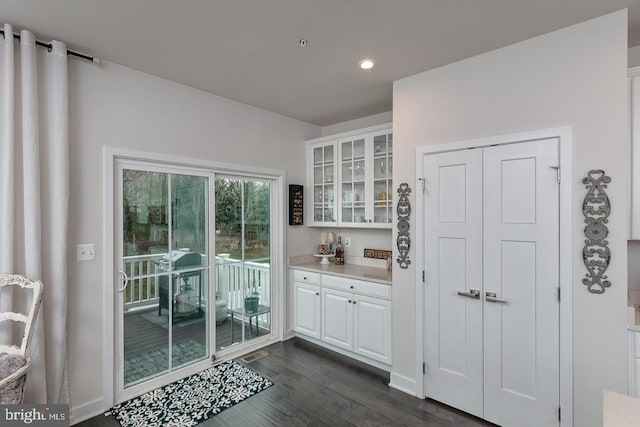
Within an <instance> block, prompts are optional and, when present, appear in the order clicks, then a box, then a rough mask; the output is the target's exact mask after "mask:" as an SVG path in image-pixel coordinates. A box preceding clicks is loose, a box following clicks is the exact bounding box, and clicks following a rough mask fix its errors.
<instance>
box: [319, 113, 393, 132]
mask: <svg viewBox="0 0 640 427" xmlns="http://www.w3.org/2000/svg"><path fill="white" fill-rule="evenodd" d="M392 121H393V113H392V112H391V111H387V112H386V113H380V114H374V115H372V116H366V117H361V118H359V119H355V120H349V121H347V122H341V123H336V124H333V125H329V126H323V127H322V136H329V135H335V134H338V133H342V132H349V131H352V130H356V129H362V128H366V127H369V126H375V125H382V124H384V123H391V122H392Z"/></svg>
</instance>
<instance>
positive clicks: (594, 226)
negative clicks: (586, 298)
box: [582, 169, 611, 294]
mask: <svg viewBox="0 0 640 427" xmlns="http://www.w3.org/2000/svg"><path fill="white" fill-rule="evenodd" d="M610 182H611V178H610V177H608V176H607V175H605V173H604V171H603V170H602V169H597V170H591V171H589V173H587V176H586V177H585V178H582V183H583V184H585V188H586V189H587V194H586V195H585V197H584V203H583V204H582V213H583V214H584V217H585V220H584V222H585V223H586V224H587V225H585V227H584V235H585V237H586V239H585V241H584V244H585V246H584V248H583V250H582V259H583V260H584V265H585V267H587V271H588V272H587V274H586V277H585V278H584V279H582V283H583V284H584V285H585V286H586V287H587V288H588V289H589V292H591V293H594V294H602V293H604V291H605V290H606V289H607V288H608V287H610V286H611V282H610V281H609V280H607V276H606V275H605V274H604V273H605V271H607V268H608V267H609V262H610V261H611V250H610V249H609V246H608V245H609V242H608V241H607V240H606V238H607V236H608V234H609V229H608V228H607V225H606V224H607V223H608V222H609V219H608V218H609V214H610V213H611V204H610V203H609V196H607V193H606V192H605V191H604V190H605V188H607V184H609V183H610Z"/></svg>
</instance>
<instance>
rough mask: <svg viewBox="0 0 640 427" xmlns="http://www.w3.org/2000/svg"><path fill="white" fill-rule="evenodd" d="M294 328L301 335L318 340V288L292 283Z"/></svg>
mask: <svg viewBox="0 0 640 427" xmlns="http://www.w3.org/2000/svg"><path fill="white" fill-rule="evenodd" d="M293 287H294V326H293V328H294V329H295V330H296V331H297V332H300V333H302V334H305V335H308V336H310V337H313V338H317V339H320V287H319V286H312V285H306V284H304V283H298V282H296V283H294V285H293Z"/></svg>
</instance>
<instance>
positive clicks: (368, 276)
mask: <svg viewBox="0 0 640 427" xmlns="http://www.w3.org/2000/svg"><path fill="white" fill-rule="evenodd" d="M289 268H296V269H298V270H305V271H311V272H314V273H326V274H332V275H334V276H342V277H347V278H349V279H357V280H366V281H368V282H376V283H382V284H384V285H391V272H390V271H388V270H387V269H386V268H378V267H368V266H365V265H357V264H344V265H335V264H333V263H331V264H328V265H327V264H320V262H303V263H300V264H290V265H289Z"/></svg>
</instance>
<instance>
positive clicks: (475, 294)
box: [458, 289, 480, 299]
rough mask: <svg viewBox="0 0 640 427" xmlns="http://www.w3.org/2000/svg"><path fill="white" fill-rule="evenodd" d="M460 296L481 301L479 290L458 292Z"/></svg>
mask: <svg viewBox="0 0 640 427" xmlns="http://www.w3.org/2000/svg"><path fill="white" fill-rule="evenodd" d="M458 295H460V296H461V297H467V298H473V299H480V291H479V290H477V289H469V292H467V291H458Z"/></svg>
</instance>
